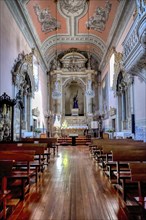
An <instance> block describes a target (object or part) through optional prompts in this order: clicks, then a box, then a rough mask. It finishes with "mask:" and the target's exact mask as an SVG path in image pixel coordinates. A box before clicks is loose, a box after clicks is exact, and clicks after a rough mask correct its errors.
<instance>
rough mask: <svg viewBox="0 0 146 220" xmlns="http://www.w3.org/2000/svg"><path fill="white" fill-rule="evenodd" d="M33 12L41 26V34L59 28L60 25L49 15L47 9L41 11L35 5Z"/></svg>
mask: <svg viewBox="0 0 146 220" xmlns="http://www.w3.org/2000/svg"><path fill="white" fill-rule="evenodd" d="M34 10H35V13H36V15H37V17H38V20H39V22H40V23H41V25H42V31H43V32H51V31H54V30H56V29H59V28H60V27H61V24H60V23H59V22H58V21H57V20H56V18H54V17H53V16H52V15H51V12H50V10H49V9H48V8H45V9H41V8H40V6H39V5H37V4H36V5H35V6H34Z"/></svg>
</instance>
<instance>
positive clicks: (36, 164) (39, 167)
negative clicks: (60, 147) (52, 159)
mask: <svg viewBox="0 0 146 220" xmlns="http://www.w3.org/2000/svg"><path fill="white" fill-rule="evenodd" d="M46 147H47V146H46V144H34V143H19V144H17V143H9V144H0V151H1V150H3V151H10V150H11V151H12V150H13V151H19V150H20V151H23V152H24V151H26V150H27V151H29V150H31V151H35V155H36V156H38V157H37V158H34V159H35V160H34V161H32V162H30V169H35V173H36V182H37V180H38V175H39V174H41V173H42V172H43V170H44V165H45V163H44V152H45V149H46ZM36 159H37V160H36ZM16 165H17V167H22V166H23V169H24V167H26V164H24V162H19V163H18V162H17V164H16Z"/></svg>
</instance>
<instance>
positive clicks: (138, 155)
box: [112, 149, 146, 200]
mask: <svg viewBox="0 0 146 220" xmlns="http://www.w3.org/2000/svg"><path fill="white" fill-rule="evenodd" d="M112 158H113V161H115V162H116V167H117V168H116V171H114V174H115V176H116V177H117V185H116V187H117V188H118V189H119V190H120V191H121V192H122V196H123V199H124V200H126V188H125V184H126V181H127V180H128V181H129V180H130V179H131V172H130V169H127V170H124V171H123V170H122V169H121V166H120V165H121V164H122V163H123V162H124V163H126V164H129V163H131V162H146V149H144V150H143V149H141V150H137V149H130V150H129V151H128V149H127V150H125V149H121V150H119V149H118V150H115V149H114V150H112Z"/></svg>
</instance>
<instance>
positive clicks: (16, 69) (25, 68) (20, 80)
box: [11, 52, 35, 94]
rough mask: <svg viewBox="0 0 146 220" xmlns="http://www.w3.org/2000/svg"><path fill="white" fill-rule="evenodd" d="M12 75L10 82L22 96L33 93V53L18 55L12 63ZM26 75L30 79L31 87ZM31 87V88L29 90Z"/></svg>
mask: <svg viewBox="0 0 146 220" xmlns="http://www.w3.org/2000/svg"><path fill="white" fill-rule="evenodd" d="M11 73H12V82H13V84H14V85H15V86H16V87H17V88H18V90H21V92H23V93H24V94H28V93H32V94H34V91H35V82H34V76H33V53H30V54H26V55H25V54H24V52H22V53H20V54H18V57H17V59H16V60H15V61H14V65H13V68H12V70H11ZM27 74H28V76H29V78H30V82H31V85H30V83H29V81H28V79H27ZM30 86H31V88H30Z"/></svg>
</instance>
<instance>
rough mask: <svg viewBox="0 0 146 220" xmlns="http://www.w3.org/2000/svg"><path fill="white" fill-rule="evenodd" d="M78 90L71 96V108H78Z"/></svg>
mask: <svg viewBox="0 0 146 220" xmlns="http://www.w3.org/2000/svg"><path fill="white" fill-rule="evenodd" d="M77 97H78V91H77V94H76V95H75V96H74V97H73V108H78V98H77Z"/></svg>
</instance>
